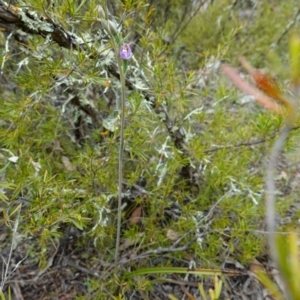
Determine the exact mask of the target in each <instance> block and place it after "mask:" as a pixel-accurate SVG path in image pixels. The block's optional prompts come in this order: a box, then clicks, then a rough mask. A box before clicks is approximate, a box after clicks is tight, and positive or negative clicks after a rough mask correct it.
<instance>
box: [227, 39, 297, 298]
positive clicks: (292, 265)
mask: <svg viewBox="0 0 300 300" xmlns="http://www.w3.org/2000/svg"><path fill="white" fill-rule="evenodd" d="M289 48H290V69H291V75H290V79H291V83H292V91H293V97H292V98H291V97H289V96H288V95H287V94H286V93H284V92H283V91H282V90H281V89H280V88H279V86H278V84H277V83H276V82H275V81H274V80H273V79H272V78H270V77H269V76H268V75H266V74H263V73H262V72H261V71H259V70H257V69H255V68H253V67H252V66H251V65H250V63H249V62H248V61H247V60H246V59H245V58H240V62H241V64H242V66H243V67H244V68H245V69H246V71H247V72H248V73H249V74H250V75H251V76H252V78H253V80H254V82H255V86H254V85H252V84H250V83H248V82H247V81H246V80H245V79H243V78H242V77H241V76H240V75H239V74H238V72H237V71H236V70H235V69H234V68H232V67H231V66H229V65H227V64H223V65H222V67H221V69H222V71H223V72H224V73H225V75H226V76H227V77H228V78H229V79H230V80H231V81H232V83H234V84H235V85H236V86H237V87H238V88H239V89H240V90H241V91H242V92H244V93H246V94H248V95H251V96H253V97H254V98H255V99H256V101H257V102H258V103H259V104H260V105H262V106H263V107H265V108H267V109H268V110H270V111H273V112H275V113H277V114H282V115H283V116H284V118H285V125H284V126H283V128H282V130H281V132H280V134H279V136H278V139H277V141H276V142H275V144H274V146H273V149H272V151H271V155H270V160H269V164H268V167H267V170H266V171H267V172H266V173H267V174H266V182H265V183H266V225H267V230H268V243H269V247H270V252H271V257H272V259H273V261H274V262H275V264H276V265H277V267H278V268H279V270H280V273H281V275H282V277H283V280H284V282H285V286H286V287H287V289H286V291H282V292H280V291H279V290H278V288H277V286H276V284H275V283H273V282H272V281H271V280H270V279H269V277H268V276H267V275H266V274H265V273H264V272H263V271H262V270H261V269H259V268H258V269H257V270H256V276H257V278H258V279H259V280H260V281H261V282H262V283H263V284H264V285H265V286H266V287H267V288H268V289H269V291H270V292H271V293H272V295H273V296H274V297H275V298H276V299H284V298H288V299H298V298H299V296H300V287H299V284H298V278H299V276H300V264H299V250H298V246H297V236H296V234H294V233H292V234H289V235H288V238H286V237H282V236H280V235H279V234H277V233H276V223H275V216H276V212H275V191H276V186H275V182H274V173H275V169H276V165H277V162H278V158H279V155H280V153H281V152H282V149H283V147H284V143H285V141H286V139H287V137H288V135H289V133H290V131H291V130H292V129H293V127H294V126H295V123H296V121H297V117H298V115H299V113H298V103H297V99H296V98H298V97H299V96H300V89H299V88H300V38H299V37H298V36H297V35H293V36H292V37H291V39H290V45H289ZM282 294H284V296H283V295H282Z"/></svg>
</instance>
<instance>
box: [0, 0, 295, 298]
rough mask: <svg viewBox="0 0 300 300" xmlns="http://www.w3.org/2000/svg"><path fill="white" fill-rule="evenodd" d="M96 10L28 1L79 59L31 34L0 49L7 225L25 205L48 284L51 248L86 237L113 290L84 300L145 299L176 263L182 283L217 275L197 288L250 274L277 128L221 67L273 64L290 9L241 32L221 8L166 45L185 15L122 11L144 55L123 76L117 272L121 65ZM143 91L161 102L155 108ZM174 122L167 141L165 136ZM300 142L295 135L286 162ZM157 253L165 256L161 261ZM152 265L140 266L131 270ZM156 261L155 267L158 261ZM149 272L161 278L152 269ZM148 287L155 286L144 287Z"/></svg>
mask: <svg viewBox="0 0 300 300" xmlns="http://www.w3.org/2000/svg"><path fill="white" fill-rule="evenodd" d="M98 2H99V1H96V0H92V1H75V0H66V1H53V6H51V7H46V6H45V1H34V0H31V1H26V6H28V7H30V9H32V10H34V11H36V12H37V13H38V14H40V15H44V17H49V18H51V19H53V20H55V22H57V23H59V24H61V26H62V27H63V28H66V29H67V30H68V31H69V32H72V34H74V35H76V36H77V37H79V38H80V39H81V41H82V47H84V49H85V51H79V50H76V49H73V48H70V49H63V48H62V47H60V46H59V45H57V44H56V43H54V42H53V41H52V40H51V38H50V37H42V36H38V35H36V34H30V35H27V36H26V39H27V42H26V43H24V44H23V45H22V44H19V43H18V42H17V41H15V40H13V39H11V40H9V41H7V36H6V35H4V34H3V33H1V36H0V42H1V44H2V45H5V44H6V43H8V46H9V49H10V50H9V51H10V52H9V55H7V58H6V60H5V58H4V57H5V55H6V53H5V52H2V55H1V61H0V65H1V63H3V76H4V79H3V80H4V81H5V82H6V83H7V85H5V84H1V86H0V89H1V106H0V144H1V149H0V176H1V179H2V181H1V183H0V201H1V203H2V204H3V209H1V212H2V213H3V215H5V216H6V217H8V218H9V217H10V216H11V214H12V212H13V211H14V209H15V207H16V206H17V204H18V203H19V202H20V201H21V202H22V203H23V204H24V208H23V209H22V213H21V217H20V218H21V221H20V225H19V231H20V235H21V237H22V239H23V242H24V243H25V244H26V239H27V238H30V239H32V240H31V242H30V245H26V247H25V249H26V251H27V254H28V259H29V260H30V261H31V262H34V263H36V264H37V265H38V266H39V268H40V269H41V270H44V269H45V268H47V266H48V259H49V258H48V255H49V250H48V249H49V248H51V247H52V246H53V247H54V248H55V247H57V245H59V243H60V241H61V239H62V238H63V237H64V235H65V234H66V232H67V230H68V229H70V228H71V229H73V230H76V232H79V233H80V238H78V241H77V244H76V245H77V247H78V249H79V251H80V252H82V253H85V255H86V256H85V257H81V258H82V260H84V261H85V260H87V261H89V262H90V264H91V265H92V264H93V263H95V265H97V264H98V263H99V260H98V259H99V256H101V257H100V259H101V261H102V262H106V263H107V264H103V265H104V267H103V269H101V271H103V273H105V274H106V275H105V276H107V277H106V279H105V280H103V278H93V277H90V278H89V279H88V280H87V282H86V286H87V289H88V294H89V295H88V296H95V294H96V295H97V296H95V297H97V298H93V299H104V298H107V297H108V296H107V295H110V296H112V298H113V297H114V298H115V299H126V296H125V295H126V293H128V292H130V291H133V290H135V291H142V293H144V294H143V295H147V294H148V293H149V291H151V290H152V288H153V285H154V284H155V283H156V282H159V281H160V280H163V278H160V277H159V276H158V274H169V273H175V272H174V271H176V270H174V268H172V267H173V265H174V264H175V263H180V264H182V265H181V266H184V267H183V268H181V269H180V270H179V269H177V271H178V272H179V273H180V274H186V273H187V272H186V270H187V266H186V261H187V259H186V257H192V258H191V259H190V260H191V261H193V262H194V261H195V262H196V264H197V266H199V267H200V268H216V269H214V270H211V272H209V271H207V272H205V271H204V270H202V273H201V270H200V271H199V274H200V275H212V274H213V275H214V274H216V270H218V268H220V266H221V265H222V263H223V261H224V260H225V258H226V257H228V256H233V257H235V259H236V260H238V261H239V262H241V263H242V264H245V265H246V264H248V263H249V262H250V261H252V260H253V258H255V257H256V256H258V255H260V254H261V253H264V251H265V249H264V239H265V237H264V236H261V235H259V234H257V231H258V230H261V227H262V220H263V216H264V209H263V190H264V183H263V182H264V171H263V170H264V169H263V166H264V164H263V159H264V157H265V154H266V153H267V152H268V150H269V147H270V144H271V142H272V136H274V132H276V131H277V130H278V129H279V128H280V127H281V125H282V122H283V121H282V118H281V117H280V116H274V115H271V114H269V113H268V112H266V111H263V110H261V109H260V108H258V107H256V106H255V105H253V103H252V102H251V101H247V99H246V100H245V99H244V100H245V101H244V102H243V101H242V100H243V99H241V95H240V94H239V93H237V91H236V90H235V89H234V88H233V87H231V86H230V85H229V83H228V81H227V80H226V81H225V79H224V78H222V77H221V76H219V75H218V74H217V72H216V69H217V67H214V66H215V65H217V64H218V63H219V61H220V60H221V59H229V60H233V61H234V60H235V59H236V57H237V55H238V54H244V55H247V56H249V57H250V58H251V60H253V62H254V63H256V64H257V65H258V66H264V63H265V61H264V59H265V57H266V55H267V54H266V53H268V52H269V48H270V46H271V45H272V43H275V42H276V39H278V38H279V36H280V33H281V32H283V31H284V27H285V26H286V24H285V23H286V21H287V19H288V18H290V12H289V10H288V7H291V1H285V2H284V3H281V2H280V1H277V2H276V7H275V8H274V9H276V11H278V15H277V16H278V17H277V18H274V17H273V15H272V13H274V12H273V10H272V3H268V2H267V1H262V3H258V4H257V7H251V9H252V10H253V15H251V16H250V17H249V21H246V22H245V21H244V20H243V18H241V17H240V16H239V14H240V13H241V8H240V7H232V1H229V0H224V1H216V3H214V4H211V5H208V7H207V8H206V9H204V8H203V10H199V13H198V14H197V17H196V18H193V19H192V20H191V23H189V25H187V28H186V29H185V30H184V31H183V32H182V34H181V35H180V36H179V37H178V39H175V38H174V42H172V43H171V44H170V45H166V43H165V40H164V39H163V38H165V37H166V35H170V36H173V33H174V32H177V29H176V26H177V23H178V19H180V20H182V24H184V23H185V22H186V21H187V20H188V16H189V15H188V14H186V15H183V14H182V7H183V6H184V5H185V4H186V1H174V3H173V2H172V6H170V1H159V2H158V1H154V2H153V4H152V6H149V5H148V3H147V1H122V2H120V3H119V5H118V6H116V9H115V11H112V12H113V14H114V15H115V16H114V17H115V18H116V20H117V21H120V22H121V21H122V22H123V23H122V25H123V31H122V33H120V35H121V37H122V39H124V40H125V39H127V40H128V41H129V42H130V41H131V40H130V38H134V39H135V40H134V42H136V43H137V47H136V50H135V58H134V59H133V60H131V61H129V62H128V71H127V80H131V81H132V82H134V83H135V85H134V87H133V88H132V89H127V90H126V95H127V102H126V114H125V120H126V122H125V124H126V126H125V152H124V176H123V177H124V190H123V191H122V192H123V204H124V205H123V206H124V207H123V211H122V231H121V233H122V234H121V253H122V254H123V253H125V254H126V253H127V251H128V253H127V254H126V255H127V256H126V255H125V254H124V257H123V259H124V260H126V259H128V257H131V256H130V255H132V257H133V259H132V261H128V262H127V264H125V263H124V265H122V264H120V268H119V269H117V270H116V271H112V268H111V263H112V261H113V255H112V253H113V251H114V247H115V237H116V231H117V229H116V227H117V226H116V223H117V195H118V153H119V136H120V126H119V119H120V115H119V113H118V111H116V102H117V101H118V99H119V97H120V89H119V80H118V78H117V77H115V76H113V75H112V74H109V75H108V72H107V70H108V69H109V68H112V66H114V65H115V64H116V58H115V56H114V55H113V54H111V52H109V51H108V50H109V49H111V47H112V43H111V41H110V40H109V38H108V37H107V35H106V34H104V33H103V30H102V29H101V28H102V27H103V26H102V25H101V22H100V21H99V20H97V19H96V18H99V15H98V11H97V9H96V5H98V4H99V3H98ZM189 8H190V7H189ZM279 12H280V13H279ZM254 20H255V22H253V21H254ZM195 28H196V30H195ZM180 29H181V28H179V29H178V30H179V31H180ZM179 31H178V32H179ZM246 41H248V42H247V43H246ZM182 46H184V47H185V50H184V51H186V52H184V51H182V49H181V47H182ZM3 49H4V48H3ZM254 49H255V53H254ZM285 49H286V47H285V37H283V39H282V40H280V42H279V43H278V44H277V46H276V47H275V49H273V50H272V51H273V52H272V55H273V56H272V57H273V59H275V56H276V55H277V56H278V57H280V58H281V57H282V60H283V61H285V60H286V56H285V53H284V50H285ZM3 51H4V50H3ZM185 54H186V55H187V56H186V57H185V56H184V55H185ZM252 54H253V55H252ZM270 61H272V59H270ZM199 66H201V70H200V71H204V73H205V72H206V71H207V73H205V74H204V75H203V76H206V75H207V74H208V75H207V76H208V79H207V80H204V81H203V82H202V85H200V86H199V85H197V83H198V79H199V78H198V77H197V76H198V75H199V74H198V73H197V72H194V71H193V70H191V69H196V68H197V69H198V68H199ZM278 68H279V70H280V68H283V67H282V66H280V67H278ZM181 70H188V72H182V71H181ZM295 72H298V71H295ZM140 73H142V76H140V75H139V74H140ZM141 77H145V78H146V79H147V83H145V82H144V83H143V82H142V81H141V79H140V78H141ZM200 79H203V78H202V77H201V76H200ZM193 85H195V86H193ZM146 89H148V90H146ZM144 91H146V92H145V93H148V92H149V94H150V93H151V94H152V95H153V97H154V98H155V99H156V102H155V105H152V104H151V102H150V101H148V100H147V99H146V98H145V93H143V92H144ZM160 107H163V108H164V109H165V110H166V111H167V112H168V115H169V116H170V122H167V121H166V119H165V118H166V116H165V115H164V114H163V113H162V112H161V111H159V108H160ZM91 111H92V112H91ZM95 112H96V117H95V114H94V113H95ZM171 122H172V131H171V133H170V131H168V127H167V126H166V124H167V125H168V124H169V123H171ZM179 127H182V129H184V131H185V133H186V138H185V143H186V145H187V149H185V150H186V152H187V153H188V155H187V156H184V155H183V154H184V153H183V152H184V151H183V150H182V149H180V148H179V147H178V145H176V143H174V139H173V138H172V134H174V132H176V129H178V128H179ZM297 138H298V137H297V133H296V132H295V133H294V136H292V137H291V140H290V142H289V143H290V147H291V149H292V148H293V147H295V146H293V145H295V140H297ZM261 139H263V142H261V143H255V141H257V140H261ZM252 142H253V143H252ZM14 158H16V160H15V159H14ZM188 164H190V165H192V166H193V167H194V168H193V170H194V174H193V176H194V178H196V179H195V181H191V180H187V178H186V177H185V176H183V175H182V169H183V168H184V167H185V166H187V165H188ZM135 186H138V187H139V188H140V190H142V192H141V191H140V190H138V191H136V190H134V188H135ZM132 191H135V192H136V193H137V196H136V194H134V192H132ZM133 195H134V196H133ZM295 197H296V193H295V194H292V195H291V196H290V198H289V199H288V203H292V202H293V200H294V198H295ZM139 206H141V207H142V215H141V216H140V217H139V218H140V219H139V221H138V222H137V224H136V223H134V222H132V220H131V216H132V214H133V212H134V211H135V209H136V208H137V207H139ZM278 207H279V208H280V210H282V212H281V213H282V214H284V212H285V210H286V209H287V208H288V207H287V205H286V203H281V204H278ZM295 221H296V219H295ZM291 227H293V225H291ZM170 230H172V232H173V233H174V234H175V236H176V237H177V238H176V239H175V240H177V239H178V238H181V237H182V239H181V240H180V241H179V242H178V244H176V245H175V246H174V247H175V248H177V247H178V248H179V247H184V246H185V245H187V244H188V245H189V246H188V247H186V248H184V250H178V251H171V250H170V249H172V250H173V248H172V247H173V245H174V243H175V240H172V237H170V236H169V235H168V232H170ZM200 236H201V237H200ZM245 237H246V238H245ZM87 245H89V247H90V248H88V246H87ZM91 245H92V246H91ZM162 248H163V249H169V250H170V251H167V250H166V251H165V252H162V253H158V252H156V250H157V249H162ZM91 249H92V250H91ZM129 250H130V251H132V252H130V253H131V254H130V253H129ZM147 251H150V254H147V255H146V256H145V258H143V259H136V260H135V258H136V256H138V255H139V254H141V253H148V252H147ZM151 251H152V252H151ZM95 253H96V254H95ZM99 253H100V255H99ZM135 255H136V256H135ZM159 255H160V256H161V257H162V259H161V261H159V260H155V259H156V258H157V257H158V256H159ZM153 261H154V262H153ZM153 264H156V265H155V267H157V268H156V269H150V268H149V266H153ZM176 266H177V265H176ZM159 268H162V269H159ZM134 270H136V271H134ZM130 271H132V272H131V276H129V275H128V274H130ZM159 271H161V272H159ZM150 273H151V274H155V276H157V277H156V278H157V280H150V279H149V277H148V276H147V275H149V274H150ZM191 273H192V272H191ZM193 274H195V273H193ZM199 274H196V275H199ZM217 274H219V275H220V274H222V273H221V271H220V273H217ZM135 275H139V276H138V277H136V278H135V277H134V276H135ZM101 276H102V275H101ZM103 276H104V275H103ZM222 286H223V285H222V281H217V280H216V281H215V293H216V295H213V294H212V293H211V294H210V297H211V299H218V297H220V290H221V288H222ZM223 288H225V287H224V286H223ZM201 293H202V292H201ZM206 294H208V292H207V291H206ZM203 295H204V294H203ZM86 296H87V295H84V296H83V297H82V296H80V295H78V297H77V299H86ZM1 297H2V295H1ZM203 298H204V296H203ZM145 299H146V298H145Z"/></svg>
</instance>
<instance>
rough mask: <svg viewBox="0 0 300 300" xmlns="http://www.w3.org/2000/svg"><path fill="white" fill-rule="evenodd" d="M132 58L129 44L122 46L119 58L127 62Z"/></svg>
mask: <svg viewBox="0 0 300 300" xmlns="http://www.w3.org/2000/svg"><path fill="white" fill-rule="evenodd" d="M131 57H132V51H131V48H130V45H129V44H123V45H122V46H121V48H120V58H121V59H125V60H128V59H130V58H131Z"/></svg>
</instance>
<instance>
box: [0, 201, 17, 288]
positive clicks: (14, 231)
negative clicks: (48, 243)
mask: <svg viewBox="0 0 300 300" xmlns="http://www.w3.org/2000/svg"><path fill="white" fill-rule="evenodd" d="M21 208H22V204H20V205H19V207H18V208H17V209H18V214H17V218H16V221H15V224H14V227H13V234H12V242H11V246H10V249H9V254H8V258H7V261H5V259H4V257H2V255H1V257H2V260H3V264H4V265H5V270H4V273H3V274H2V280H1V283H0V292H2V291H3V289H4V286H5V284H6V281H7V279H8V277H9V276H10V275H11V274H12V272H14V271H15V269H14V270H13V271H12V272H11V273H8V270H9V265H10V261H11V258H12V253H13V248H14V243H15V239H16V235H17V230H18V226H19V221H20V214H21ZM17 266H18V264H17Z"/></svg>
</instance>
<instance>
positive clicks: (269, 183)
mask: <svg viewBox="0 0 300 300" xmlns="http://www.w3.org/2000/svg"><path fill="white" fill-rule="evenodd" d="M291 129H292V128H291V126H290V125H288V124H286V125H285V126H284V127H283V129H282V131H281V132H280V134H279V137H278V139H277V140H276V142H275V144H274V146H273V148H272V151H271V155H270V160H269V163H268V166H267V174H266V194H267V195H266V224H267V231H268V242H269V247H270V252H271V256H272V258H273V260H274V262H275V263H276V264H278V253H277V252H278V249H277V245H276V236H275V235H276V234H275V230H276V211H275V194H276V186H275V182H274V173H275V169H276V166H277V162H278V159H279V155H280V153H281V151H282V149H283V147H284V143H285V141H286V139H287V137H288V135H289V133H290V131H291Z"/></svg>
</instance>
